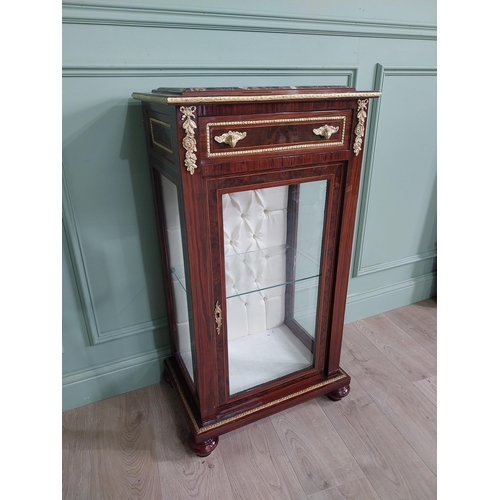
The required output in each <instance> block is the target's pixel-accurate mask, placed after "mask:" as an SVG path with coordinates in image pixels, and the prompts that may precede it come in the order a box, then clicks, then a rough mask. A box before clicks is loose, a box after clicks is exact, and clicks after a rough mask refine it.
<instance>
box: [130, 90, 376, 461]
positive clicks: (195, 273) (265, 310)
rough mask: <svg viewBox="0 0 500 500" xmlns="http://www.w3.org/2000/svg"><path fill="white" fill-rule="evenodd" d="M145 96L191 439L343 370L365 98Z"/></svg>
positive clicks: (322, 94)
mask: <svg viewBox="0 0 500 500" xmlns="http://www.w3.org/2000/svg"><path fill="white" fill-rule="evenodd" d="M132 96H133V97H134V98H136V99H139V100H141V101H142V107H143V118H144V126H145V131H146V142H147V149H148V156H149V165H150V169H151V174H152V182H153V189H154V199H155V205H156V209H157V220H158V228H159V235H160V242H161V252H162V259H163V274H164V282H165V288H166V296H167V302H168V303H167V309H168V314H169V319H170V331H171V335H172V344H173V354H172V356H171V357H170V358H168V359H167V360H166V370H165V376H166V378H167V379H168V380H170V382H171V383H172V384H173V386H174V387H175V389H176V391H177V393H178V395H179V398H180V400H181V401H182V405H183V407H184V410H185V413H186V418H187V420H188V423H189V426H190V429H191V433H190V436H189V438H188V442H189V445H190V447H191V449H192V450H193V451H194V452H195V453H196V454H197V455H199V456H207V455H209V454H210V453H211V452H212V450H213V449H214V448H215V447H216V446H217V442H218V436H219V435H220V434H222V433H225V432H229V431H231V430H233V429H236V428H238V427H240V426H243V425H245V424H247V423H249V422H252V421H255V420H257V419H260V418H263V417H266V416H268V415H270V414H272V413H276V412H279V411H281V410H283V409H285V408H288V407H290V406H293V405H296V404H298V403H301V402H303V401H305V400H307V399H310V398H314V397H317V396H319V395H325V394H326V395H327V396H328V397H329V398H330V399H332V400H339V399H341V398H342V397H344V396H346V395H347V394H348V393H349V382H350V377H349V375H347V373H345V371H343V370H342V368H341V367H340V366H339V359H340V349H341V342H342V331H343V324H344V312H345V303H346V292H347V284H348V277H349V264H350V257H351V247H352V238H353V232H354V222H355V216H356V204H357V198H358V190H359V181H360V171H361V160H362V153H363V147H364V141H365V129H366V118H367V111H368V101H369V99H370V98H375V97H379V96H380V93H379V92H358V91H356V90H355V89H352V88H346V87H279V88H278V87H277V88H274V87H273V88H212V89H168V88H159V89H157V90H155V91H153V92H151V93H147V94H141V93H134V94H133V95H132Z"/></svg>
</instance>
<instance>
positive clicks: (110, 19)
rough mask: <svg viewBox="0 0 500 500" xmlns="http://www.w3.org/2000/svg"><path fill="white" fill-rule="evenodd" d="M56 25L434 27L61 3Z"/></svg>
mask: <svg viewBox="0 0 500 500" xmlns="http://www.w3.org/2000/svg"><path fill="white" fill-rule="evenodd" d="M62 22H63V23H65V24H91V25H92V24H93V25H112V26H133V27H151V28H178V29H179V28H180V29H203V30H222V31H247V32H263V33H284V34H299V35H319V36H354V37H374V38H394V39H398V38H404V39H412V40H436V39H437V27H436V25H434V24H424V23H404V22H401V23H398V22H394V21H365V20H361V19H349V18H342V19H341V18H338V19H335V18H326V17H325V18H319V17H313V16H311V17H304V16H298V15H296V16H294V15H289V14H284V15H278V14H273V15H263V14H255V12H244V11H238V12H227V11H225V12H221V11H217V10H211V9H210V8H209V7H208V8H207V9H204V10H203V11H197V10H180V9H169V8H163V9H162V8H147V7H144V6H142V5H141V4H140V3H139V2H138V3H137V4H136V5H128V6H126V7H124V6H116V5H102V4H101V5H93V4H88V5H82V4H81V3H72V2H64V3H63V7H62Z"/></svg>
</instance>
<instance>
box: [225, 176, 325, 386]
mask: <svg viewBox="0 0 500 500" xmlns="http://www.w3.org/2000/svg"><path fill="white" fill-rule="evenodd" d="M326 188H327V181H326V180H324V181H315V182H306V183H300V184H294V185H290V186H278V187H272V188H264V189H257V190H249V191H239V192H235V193H229V194H224V195H223V196H222V205H223V227H224V246H225V249H224V250H225V274H226V319H227V335H228V360H229V390H230V394H231V395H233V394H236V393H238V392H241V391H244V390H247V389H250V388H252V387H255V386H257V385H260V384H263V383H266V382H270V381H272V380H275V379H277V378H279V377H283V376H285V375H288V374H290V373H293V372H296V371H299V370H303V369H306V368H309V367H311V366H312V365H313V364H314V339H315V336H316V332H315V330H316V308H317V298H318V287H319V276H320V269H321V248H322V243H323V226H324V213H325V201H326Z"/></svg>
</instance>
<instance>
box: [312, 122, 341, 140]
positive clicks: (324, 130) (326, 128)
mask: <svg viewBox="0 0 500 500" xmlns="http://www.w3.org/2000/svg"><path fill="white" fill-rule="evenodd" d="M338 131H339V127H332V126H330V125H323V126H322V127H319V128H315V129H313V132H314V133H315V134H316V135H320V136H322V137H324V138H325V139H330V137H331V136H332V134H335V132H338Z"/></svg>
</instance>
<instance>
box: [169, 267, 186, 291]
mask: <svg viewBox="0 0 500 500" xmlns="http://www.w3.org/2000/svg"><path fill="white" fill-rule="evenodd" d="M170 272H171V273H172V275H173V278H175V280H177V283H179V285H181V287H182V289H183V290H184V291H185V292H187V290H186V275H185V272H184V266H175V267H171V268H170Z"/></svg>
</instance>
